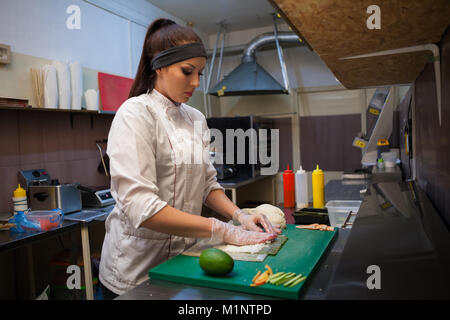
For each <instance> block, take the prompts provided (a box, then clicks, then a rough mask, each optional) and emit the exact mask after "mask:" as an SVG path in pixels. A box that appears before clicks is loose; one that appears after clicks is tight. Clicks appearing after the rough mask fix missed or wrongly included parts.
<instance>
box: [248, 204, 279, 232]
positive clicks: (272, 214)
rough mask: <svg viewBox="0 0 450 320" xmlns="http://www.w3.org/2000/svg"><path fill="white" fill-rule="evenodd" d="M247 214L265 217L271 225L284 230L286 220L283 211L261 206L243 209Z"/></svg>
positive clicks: (266, 205)
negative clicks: (278, 226)
mask: <svg viewBox="0 0 450 320" xmlns="http://www.w3.org/2000/svg"><path fill="white" fill-rule="evenodd" d="M242 210H243V211H245V212H246V213H248V214H258V213H260V214H263V215H265V216H266V217H267V218H268V219H269V221H270V223H271V224H272V225H277V224H278V225H280V227H281V229H284V228H286V218H285V216H284V212H283V210H281V209H280V208H278V207H275V206H273V205H271V204H262V205H260V206H257V207H256V208H245V209H242Z"/></svg>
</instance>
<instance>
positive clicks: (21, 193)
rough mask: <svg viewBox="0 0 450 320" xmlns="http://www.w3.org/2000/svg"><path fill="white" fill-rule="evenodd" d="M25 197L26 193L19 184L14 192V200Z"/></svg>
mask: <svg viewBox="0 0 450 320" xmlns="http://www.w3.org/2000/svg"><path fill="white" fill-rule="evenodd" d="M26 196H27V192H26V191H25V189H23V188H22V187H21V186H20V184H19V186H18V187H17V189H16V190H14V198H23V197H26Z"/></svg>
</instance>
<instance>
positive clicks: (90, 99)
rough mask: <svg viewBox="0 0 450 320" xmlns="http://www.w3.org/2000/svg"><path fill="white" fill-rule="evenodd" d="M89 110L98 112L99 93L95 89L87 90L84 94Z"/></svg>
mask: <svg viewBox="0 0 450 320" xmlns="http://www.w3.org/2000/svg"><path fill="white" fill-rule="evenodd" d="M84 98H85V99H86V109H87V110H98V92H97V91H96V90H94V89H89V90H86V92H85V93H84Z"/></svg>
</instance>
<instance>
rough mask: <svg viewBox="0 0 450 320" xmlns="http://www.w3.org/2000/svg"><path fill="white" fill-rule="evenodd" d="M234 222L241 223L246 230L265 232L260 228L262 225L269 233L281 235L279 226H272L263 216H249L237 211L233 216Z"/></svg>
mask: <svg viewBox="0 0 450 320" xmlns="http://www.w3.org/2000/svg"><path fill="white" fill-rule="evenodd" d="M233 221H235V222H239V223H240V224H241V225H242V226H243V227H244V228H245V229H247V230H252V231H258V232H262V231H263V230H262V229H261V228H260V227H258V224H259V225H261V226H262V227H263V228H264V230H266V232H268V233H281V228H280V226H279V225H276V226H274V225H272V224H271V223H270V221H269V219H268V218H267V217H266V216H265V215H263V214H260V213H259V214H248V213H246V212H244V211H243V210H241V209H239V210H236V211H235V212H234V214H233Z"/></svg>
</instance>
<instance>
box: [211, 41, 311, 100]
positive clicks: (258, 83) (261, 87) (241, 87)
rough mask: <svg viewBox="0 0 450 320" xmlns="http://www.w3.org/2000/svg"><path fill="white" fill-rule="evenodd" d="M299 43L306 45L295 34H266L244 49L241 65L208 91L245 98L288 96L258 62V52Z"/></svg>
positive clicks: (219, 95) (283, 88)
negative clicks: (245, 96) (268, 47)
mask: <svg viewBox="0 0 450 320" xmlns="http://www.w3.org/2000/svg"><path fill="white" fill-rule="evenodd" d="M277 39H278V42H279V43H297V44H299V45H301V46H302V45H304V43H303V42H301V40H300V38H299V37H298V36H297V35H296V34H295V33H293V32H278V33H277V34H275V33H270V32H269V33H264V34H261V35H259V36H257V37H256V38H254V39H253V40H252V41H251V42H250V43H249V44H248V45H247V46H246V47H245V49H244V54H243V57H242V61H241V64H240V65H239V66H237V67H236V68H235V69H234V70H233V71H232V72H231V73H230V74H228V75H227V76H226V77H225V78H224V79H223V80H222V81H220V82H219V83H218V84H216V86H214V87H213V88H212V89H210V90H209V91H208V94H211V95H215V96H218V97H221V96H244V95H260V94H282V93H283V94H288V93H289V92H288V90H286V88H285V87H283V86H282V85H280V84H279V83H278V82H277V81H276V80H275V79H274V78H273V77H272V76H271V75H270V74H269V73H268V72H267V71H266V70H264V68H263V67H261V66H260V65H259V64H258V63H257V62H256V55H255V53H256V51H257V50H258V49H260V48H262V47H265V46H268V45H274V44H275V43H276V40H277Z"/></svg>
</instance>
